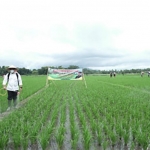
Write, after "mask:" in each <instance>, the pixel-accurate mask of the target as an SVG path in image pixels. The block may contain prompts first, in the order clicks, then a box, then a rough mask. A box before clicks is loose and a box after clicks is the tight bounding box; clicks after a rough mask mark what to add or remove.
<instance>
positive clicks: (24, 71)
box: [0, 65, 150, 76]
mask: <svg viewBox="0 0 150 150" xmlns="http://www.w3.org/2000/svg"><path fill="white" fill-rule="evenodd" d="M48 67H50V68H55V69H78V68H80V67H79V66H76V65H70V66H69V67H63V66H57V67H56V66H45V67H41V68H40V69H26V68H18V72H19V73H20V74H21V75H46V74H47V70H48ZM149 71H150V68H146V69H125V70H119V71H118V70H113V69H112V70H93V69H89V68H83V73H84V74H86V75H88V74H109V73H110V72H116V73H119V74H127V73H141V72H145V73H147V72H149ZM6 73H8V66H0V75H1V76H3V75H5V74H6Z"/></svg>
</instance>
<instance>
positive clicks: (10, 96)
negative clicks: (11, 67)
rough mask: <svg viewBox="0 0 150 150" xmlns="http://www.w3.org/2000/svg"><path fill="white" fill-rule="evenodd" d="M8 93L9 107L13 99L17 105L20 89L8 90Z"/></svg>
mask: <svg viewBox="0 0 150 150" xmlns="http://www.w3.org/2000/svg"><path fill="white" fill-rule="evenodd" d="M7 93H8V107H10V106H11V101H12V100H13V103H14V106H16V105H17V93H18V91H7Z"/></svg>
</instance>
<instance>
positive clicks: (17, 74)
mask: <svg viewBox="0 0 150 150" xmlns="http://www.w3.org/2000/svg"><path fill="white" fill-rule="evenodd" d="M16 76H17V80H18V73H16ZM18 86H19V80H18Z"/></svg>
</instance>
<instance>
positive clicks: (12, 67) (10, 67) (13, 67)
mask: <svg viewBox="0 0 150 150" xmlns="http://www.w3.org/2000/svg"><path fill="white" fill-rule="evenodd" d="M8 69H17V67H15V66H14V65H10V66H9V67H8Z"/></svg>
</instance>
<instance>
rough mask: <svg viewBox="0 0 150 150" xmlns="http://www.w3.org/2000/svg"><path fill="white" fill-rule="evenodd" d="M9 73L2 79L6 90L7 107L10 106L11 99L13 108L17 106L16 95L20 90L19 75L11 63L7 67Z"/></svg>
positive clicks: (20, 81) (20, 80)
mask: <svg viewBox="0 0 150 150" xmlns="http://www.w3.org/2000/svg"><path fill="white" fill-rule="evenodd" d="M8 71H9V73H7V74H6V75H5V77H4V80H3V88H4V90H7V94H8V98H7V99H8V108H7V110H10V108H11V101H12V100H13V104H14V108H17V107H16V106H17V95H18V94H19V91H21V90H22V79H21V75H20V74H19V73H18V72H17V68H16V67H15V66H13V65H11V66H9V67H8Z"/></svg>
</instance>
